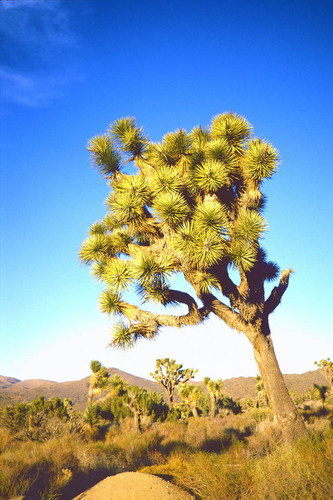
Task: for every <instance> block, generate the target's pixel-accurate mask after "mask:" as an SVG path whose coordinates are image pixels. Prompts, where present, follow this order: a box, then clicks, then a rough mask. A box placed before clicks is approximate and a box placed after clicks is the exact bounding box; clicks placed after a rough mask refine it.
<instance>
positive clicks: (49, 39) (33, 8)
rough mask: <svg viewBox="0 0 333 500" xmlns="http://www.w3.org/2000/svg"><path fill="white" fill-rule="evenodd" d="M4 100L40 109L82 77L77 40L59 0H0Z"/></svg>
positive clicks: (65, 10) (1, 77) (64, 7)
mask: <svg viewBox="0 0 333 500" xmlns="http://www.w3.org/2000/svg"><path fill="white" fill-rule="evenodd" d="M0 14H1V15H0V33H1V35H2V53H3V58H2V65H1V66H0V82H1V86H2V96H3V97H2V99H3V102H5V103H16V104H20V105H23V106H30V107H38V106H45V105H47V104H48V103H49V102H50V100H52V99H54V98H57V97H61V96H62V95H63V93H64V90H65V87H66V86H67V85H68V84H69V83H70V82H72V81H73V80H77V79H80V71H77V68H76V69H75V68H74V66H75V65H73V49H75V48H77V46H78V45H77V38H76V36H75V34H74V32H73V30H72V28H71V23H70V13H69V10H68V9H67V8H66V4H65V3H64V2H62V1H61V0H0Z"/></svg>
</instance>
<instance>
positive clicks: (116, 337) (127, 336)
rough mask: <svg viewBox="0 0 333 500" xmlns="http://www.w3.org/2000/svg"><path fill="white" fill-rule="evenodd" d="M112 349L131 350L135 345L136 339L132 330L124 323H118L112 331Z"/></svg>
mask: <svg viewBox="0 0 333 500" xmlns="http://www.w3.org/2000/svg"><path fill="white" fill-rule="evenodd" d="M111 335H112V337H111V342H110V347H113V348H114V349H122V350H126V349H130V348H131V347H133V344H134V343H135V340H136V339H135V337H134V336H133V335H132V333H131V331H130V328H129V327H128V326H127V325H126V324H125V323H124V322H122V321H119V322H117V323H116V324H115V325H114V326H113V328H112V331H111Z"/></svg>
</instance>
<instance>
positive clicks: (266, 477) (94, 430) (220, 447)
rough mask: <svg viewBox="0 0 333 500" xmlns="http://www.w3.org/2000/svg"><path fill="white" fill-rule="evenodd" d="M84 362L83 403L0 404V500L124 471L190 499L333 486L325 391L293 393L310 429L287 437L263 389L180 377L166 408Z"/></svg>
mask: <svg viewBox="0 0 333 500" xmlns="http://www.w3.org/2000/svg"><path fill="white" fill-rule="evenodd" d="M173 365H174V366H175V365H176V366H178V369H179V370H181V369H183V368H182V365H177V364H176V363H174V364H173ZM91 369H92V375H91V379H90V380H91V384H90V387H89V388H88V393H89V396H93V397H89V400H88V404H87V407H86V409H85V411H83V412H81V411H77V410H76V409H75V407H73V406H72V405H71V402H70V401H69V400H61V399H59V398H52V399H50V400H47V399H46V398H44V397H43V396H40V397H39V398H37V399H36V400H34V401H32V402H31V403H16V404H12V405H8V406H3V407H1V409H0V499H1V500H5V499H8V498H11V497H14V496H16V495H24V496H25V498H26V499H27V500H29V499H31V500H32V499H36V498H41V499H44V500H55V499H59V500H60V499H70V498H72V497H73V496H75V495H77V494H79V493H80V492H81V491H83V490H85V489H87V488H88V487H90V486H92V485H93V484H95V483H96V482H98V481H99V480H101V479H103V478H104V477H106V476H109V475H113V474H117V473H119V472H125V471H142V472H145V473H149V474H156V475H159V476H161V477H163V478H165V479H168V480H170V481H172V482H173V483H175V484H177V485H178V486H180V487H182V488H184V489H185V490H187V491H189V492H190V493H191V494H192V495H194V496H195V498H198V499H216V500H223V499H230V498H235V499H236V498H237V499H238V498H244V499H248V498H252V499H261V498H262V499H264V498H299V499H301V498H302V499H303V498H313V499H314V498H315V499H324V498H325V499H326V498H330V497H331V496H332V495H333V485H332V479H331V478H332V472H333V399H332V398H331V397H330V396H329V395H327V391H326V392H325V405H323V399H322V394H321V393H320V391H318V389H317V388H316V387H315V386H314V387H313V389H312V390H311V391H309V392H308V393H306V394H303V395H298V394H296V393H293V394H291V396H292V397H293V400H294V402H295V404H296V405H297V407H298V411H299V412H300V414H301V415H302V417H303V419H304V421H305V422H306V427H307V430H308V433H307V435H306V436H305V437H301V438H299V439H298V440H296V441H294V442H293V443H292V444H290V443H289V444H288V443H286V442H285V440H284V439H283V436H282V432H281V429H280V427H279V426H278V425H277V424H276V422H275V421H274V415H273V412H272V409H271V408H270V405H269V402H268V405H267V400H266V398H265V397H259V398H258V397H253V398H246V399H242V400H238V401H236V400H234V399H232V398H230V397H228V396H227V395H226V394H224V393H223V381H222V380H221V379H218V380H217V381H213V380H211V379H210V378H208V377H206V378H205V380H204V383H202V384H198V383H194V384H193V383H191V382H189V381H187V382H185V383H184V382H182V383H180V384H178V391H175V392H174V398H173V402H172V406H171V408H170V407H169V406H168V405H167V403H166V402H165V401H164V399H163V397H162V394H161V393H156V392H150V391H147V390H145V389H142V388H140V387H137V386H133V385H130V384H127V383H126V382H124V380H122V379H121V377H119V376H117V375H115V376H113V377H108V375H107V371H106V369H105V368H104V367H103V366H102V365H101V364H100V363H99V362H96V361H94V362H92V364H91ZM173 376H175V373H173ZM256 382H257V385H258V384H261V382H260V381H259V382H258V380H257V381H256ZM99 389H100V390H99ZM257 390H258V392H261V391H263V388H262V387H261V386H260V388H259V387H258V388H257ZM165 399H167V395H165Z"/></svg>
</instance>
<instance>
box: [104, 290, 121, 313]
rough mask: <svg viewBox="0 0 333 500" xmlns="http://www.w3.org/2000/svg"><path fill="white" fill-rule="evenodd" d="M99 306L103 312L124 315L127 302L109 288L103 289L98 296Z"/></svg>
mask: <svg viewBox="0 0 333 500" xmlns="http://www.w3.org/2000/svg"><path fill="white" fill-rule="evenodd" d="M99 306H100V309H101V311H102V312H103V313H105V314H111V315H115V314H123V315H125V316H126V312H127V309H128V304H127V303H126V302H124V301H122V300H121V296H120V295H119V294H117V293H114V292H112V291H111V290H104V291H103V292H102V293H101V295H100V297H99Z"/></svg>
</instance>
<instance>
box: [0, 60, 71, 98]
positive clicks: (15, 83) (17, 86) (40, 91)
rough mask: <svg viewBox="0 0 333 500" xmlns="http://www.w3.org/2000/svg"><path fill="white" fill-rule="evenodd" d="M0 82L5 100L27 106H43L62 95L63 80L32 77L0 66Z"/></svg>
mask: <svg viewBox="0 0 333 500" xmlns="http://www.w3.org/2000/svg"><path fill="white" fill-rule="evenodd" d="M0 84H1V87H2V93H3V96H4V98H5V100H6V101H7V102H10V103H16V104H21V105H24V106H29V107H38V106H45V105H46V104H48V102H49V101H50V100H51V99H54V98H56V97H60V96H61V95H62V87H63V85H64V82H61V81H59V80H57V79H55V78H50V77H47V78H46V77H44V78H43V77H42V78H40V77H38V78H37V77H33V76H25V75H23V74H20V73H17V72H14V71H12V70H10V69H1V68H0Z"/></svg>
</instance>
